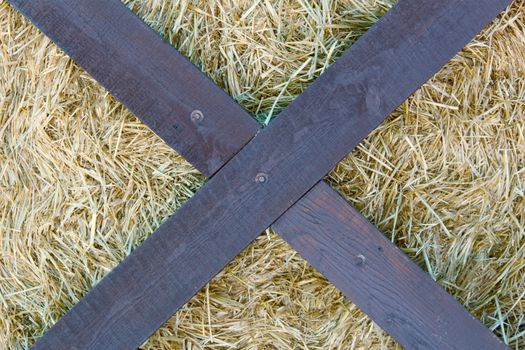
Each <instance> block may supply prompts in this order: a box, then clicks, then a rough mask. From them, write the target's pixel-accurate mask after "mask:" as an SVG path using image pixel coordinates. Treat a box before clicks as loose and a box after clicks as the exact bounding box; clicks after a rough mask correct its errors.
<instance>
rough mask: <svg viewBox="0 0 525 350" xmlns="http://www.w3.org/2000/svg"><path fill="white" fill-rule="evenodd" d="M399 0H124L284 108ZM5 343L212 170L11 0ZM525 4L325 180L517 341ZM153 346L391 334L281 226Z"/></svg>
mask: <svg viewBox="0 0 525 350" xmlns="http://www.w3.org/2000/svg"><path fill="white" fill-rule="evenodd" d="M394 2H395V1H394V0H333V1H326V0H319V1H313V2H311V1H306V0H300V1H291V0H264V1H253V0H235V1H234V0H217V1H202V0H194V1H187V0H167V1H165V0H163V1H160V0H127V1H125V3H126V4H127V5H128V6H129V7H130V9H132V10H133V11H134V12H136V13H137V14H138V15H139V16H141V17H142V18H143V19H144V20H145V21H146V22H147V23H148V24H149V25H150V26H152V27H153V28H154V29H155V30H157V31H158V32H159V33H160V34H161V35H163V36H164V37H165V38H166V39H167V40H169V41H170V42H171V43H172V44H173V45H174V46H175V47H177V48H178V49H179V50H180V51H181V52H182V53H183V54H184V55H186V56H187V57H189V58H190V59H191V60H192V61H193V62H194V63H195V64H197V65H198V66H199V67H201V68H202V70H203V71H204V72H205V73H206V74H208V75H209V76H210V77H211V78H212V79H213V80H215V81H216V82H217V83H218V84H219V85H220V86H221V87H223V88H224V89H225V90H226V91H227V92H228V93H229V94H230V95H232V96H233V97H234V98H235V99H236V100H237V101H239V103H240V104H241V105H242V106H243V107H245V108H246V109H247V110H248V111H250V112H251V113H252V114H253V115H254V116H255V117H256V118H257V119H258V120H259V121H260V122H262V123H268V122H270V120H271V119H272V118H273V117H275V116H276V115H277V114H278V113H279V111H281V110H282V109H283V108H285V107H286V106H287V105H288V104H289V103H290V102H291V101H292V100H293V99H294V98H295V97H296V96H297V95H298V94H300V93H301V92H302V91H303V90H304V89H306V88H307V87H308V85H309V84H310V83H311V82H312V81H314V80H315V78H316V77H318V76H319V75H320V74H321V73H322V72H323V71H324V70H325V69H326V68H327V67H329V65H330V64H331V63H332V62H333V61H334V60H335V59H336V58H337V57H338V56H339V55H340V54H341V53H342V52H343V51H344V50H345V49H346V48H347V47H348V46H349V45H351V43H352V42H353V41H355V40H356V39H357V38H358V37H359V36H360V35H361V34H362V33H364V32H365V31H366V30H367V29H368V28H369V27H370V26H371V25H373V23H375V21H377V19H378V18H379V17H380V16H381V15H382V14H383V13H384V12H385V11H387V10H388V9H389V8H390V7H391V6H392V5H393V3H394ZM0 23H1V26H0V28H1V31H0V248H1V252H0V349H27V348H28V347H29V346H30V345H31V344H32V343H34V342H35V340H36V339H37V338H38V337H39V336H40V335H41V334H42V333H43V332H45V331H46V330H47V329H48V328H49V327H51V326H52V325H53V324H54V323H55V322H56V321H57V320H58V319H59V318H60V317H61V316H62V315H63V314H64V313H65V312H66V311H67V310H68V309H69V308H71V307H72V306H73V305H74V304H75V303H76V302H77V301H78V300H79V299H80V298H81V297H82V296H83V295H85V294H86V293H87V291H89V289H90V288H92V287H93V286H94V285H95V284H96V283H97V281H99V280H100V279H101V278H102V277H103V276H104V275H105V274H106V273H108V272H109V271H110V270H111V268H112V267H114V266H115V265H116V264H117V263H118V262H119V261H120V260H122V259H123V258H124V257H125V256H126V255H127V254H129V252H130V251H131V250H132V249H133V248H134V247H136V246H137V245H139V244H140V242H142V241H143V240H144V239H145V238H146V237H147V236H148V235H149V234H150V233H151V232H153V231H154V229H155V228H156V227H158V226H159V225H160V223H161V222H162V221H163V220H164V219H165V218H166V217H167V216H168V215H169V214H170V213H172V212H173V211H174V210H176V208H178V207H179V206H180V205H181V203H183V202H184V201H185V200H186V199H188V198H189V197H191V195H192V194H193V193H195V191H197V190H198V189H199V188H200V186H202V185H203V183H204V178H203V177H202V176H201V175H200V174H199V173H198V172H197V171H196V170H195V169H194V168H192V167H191V166H190V165H189V164H188V163H187V162H186V161H185V160H184V159H182V158H181V157H180V156H179V155H177V154H176V153H175V152H174V151H173V150H171V149H169V147H167V146H166V145H165V144H164V143H163V142H162V141H161V140H160V139H159V138H158V137H156V136H155V135H154V134H153V133H152V132H151V131H150V130H148V128H147V127H145V126H144V125H143V124H142V123H140V121H138V120H137V119H136V118H135V117H134V116H132V115H131V114H130V113H129V112H128V111H127V110H126V109H125V108H124V107H123V106H121V105H120V104H119V103H118V102H117V101H116V100H115V99H114V98H113V97H111V96H109V95H108V93H107V92H105V91H104V89H103V88H101V87H100V86H99V85H98V84H97V83H96V82H95V81H94V80H93V79H92V78H91V77H90V76H89V75H88V74H86V73H85V72H84V71H83V70H82V69H81V68H79V67H78V66H77V65H76V64H75V63H73V62H72V61H71V60H70V59H69V58H68V57H67V56H65V55H64V54H63V53H62V52H61V51H60V50H59V49H58V48H57V47H56V46H55V45H54V44H53V43H51V42H50V40H49V39H47V38H46V37H45V36H44V35H43V34H42V33H40V32H39V31H38V30H37V29H35V28H34V27H33V26H32V25H31V24H30V23H29V22H28V21H27V20H25V19H24V18H23V17H22V16H21V15H20V14H18V13H17V12H16V11H15V10H13V9H12V8H11V7H10V6H9V5H8V4H7V3H6V2H5V1H2V2H1V3H0ZM524 135H525V4H524V3H523V2H520V1H516V2H515V3H514V5H512V6H511V8H510V9H509V10H508V11H507V12H505V13H503V14H502V15H501V16H499V17H498V19H496V20H495V21H494V22H493V23H492V24H491V25H489V26H488V27H487V28H486V29H485V30H484V32H483V33H481V34H480V35H478V37H477V38H476V39H475V40H474V41H473V42H472V43H471V44H469V45H468V47H467V48H465V49H464V50H463V51H462V52H461V53H460V54H459V55H457V56H456V57H455V58H454V59H453V60H452V61H451V62H450V63H449V64H448V65H447V66H446V67H444V68H443V69H442V70H441V71H440V72H439V73H438V74H437V75H436V76H435V77H434V78H433V79H432V80H431V81H429V82H428V83H427V84H425V85H424V86H423V87H422V88H421V89H419V90H418V91H417V92H416V93H415V94H414V95H413V96H412V97H411V98H410V99H409V100H408V101H407V102H406V103H404V104H403V105H402V106H400V107H399V108H398V110H397V111H396V112H395V113H393V114H392V116H390V117H389V118H388V120H387V121H386V122H385V123H383V124H382V125H381V126H380V127H379V128H378V129H377V130H376V131H375V132H374V133H373V134H372V135H370V136H369V137H368V138H367V139H366V140H365V141H364V142H363V143H362V144H361V145H360V146H359V147H358V149H357V150H355V151H354V152H352V153H351V154H350V155H349V156H348V157H347V158H346V159H344V160H343V161H342V162H341V163H340V164H339V165H338V166H337V167H336V168H335V169H334V170H333V171H332V172H331V173H330V174H329V175H328V176H327V180H328V181H329V182H330V183H331V184H332V185H333V186H334V187H335V188H337V189H338V190H339V191H340V192H341V193H342V194H343V195H344V196H345V197H346V198H347V199H348V201H349V202H351V203H352V204H353V205H354V206H356V207H357V208H358V209H359V210H361V211H362V212H363V213H364V214H365V215H366V216H367V217H368V218H369V219H370V220H371V221H372V222H373V223H374V224H376V225H377V226H378V227H379V228H380V229H381V230H382V231H383V232H384V233H385V234H386V235H387V236H389V237H391V239H392V241H394V242H395V243H396V244H397V245H398V246H399V247H401V248H402V249H403V250H404V251H405V252H406V253H407V254H408V255H409V256H410V257H411V258H412V259H414V260H415V261H416V262H417V263H418V264H419V265H420V266H421V267H422V268H423V269H425V270H426V271H428V273H429V274H430V275H431V276H432V277H433V278H434V279H435V280H436V281H437V282H438V283H439V284H440V285H441V286H443V287H444V288H446V289H447V290H448V291H449V292H450V293H452V294H453V295H454V296H455V297H456V298H457V299H458V300H460V302H461V303H462V304H464V305H465V306H466V307H467V308H468V310H469V311H470V312H472V313H473V314H474V315H475V316H476V317H478V318H480V319H481V321H482V322H483V323H484V324H485V325H487V327H489V328H490V329H492V330H493V331H494V332H496V333H497V334H498V336H500V337H501V339H503V340H504V341H505V342H507V343H508V344H509V345H511V347H512V348H520V347H525V197H524V196H525V170H523V169H524V166H525V136H524ZM143 348H144V349H231V348H237V349H274V348H275V349H297V348H301V349H317V348H323V349H324V348H332V349H349V348H350V349H395V348H400V346H399V345H398V344H396V343H395V342H394V341H393V340H392V339H391V338H390V337H389V336H388V335H387V334H386V333H384V332H383V331H382V330H380V329H379V328H378V327H377V326H375V325H374V324H373V322H371V321H370V320H369V319H368V318H367V316H366V315H364V314H363V313H362V312H361V311H360V310H359V309H357V308H356V307H355V305H353V304H352V303H351V302H350V301H348V300H347V299H346V298H344V296H342V294H341V293H340V292H339V291H338V290H337V289H336V288H334V287H333V286H332V285H331V284H330V283H329V282H327V281H326V280H325V279H324V278H323V277H322V276H321V275H320V274H319V273H317V272H316V271H315V270H313V269H312V268H311V267H310V266H309V265H308V263H307V262H306V261H304V260H303V259H302V258H301V257H300V256H299V255H298V254H297V253H296V252H294V251H293V250H292V249H291V248H290V247H289V246H288V245H287V244H286V243H285V242H283V241H282V240H281V239H280V238H279V237H278V235H276V234H275V233H274V232H272V231H270V230H269V231H267V232H265V233H264V234H262V235H261V236H260V237H259V238H258V239H257V240H256V241H255V242H254V243H253V244H252V245H251V246H250V247H248V248H247V249H246V250H245V251H244V252H243V253H242V255H240V256H239V257H237V258H236V259H235V260H234V261H233V262H232V263H231V264H229V265H228V267H227V268H226V269H225V270H224V271H223V272H222V273H221V274H220V275H219V276H217V277H216V278H215V279H214V280H213V281H212V282H211V283H210V284H209V285H208V286H207V287H206V288H205V289H204V290H203V291H201V292H200V293H199V294H198V295H197V296H195V297H194V298H193V299H192V300H191V301H190V302H189V303H188V304H187V305H185V306H184V307H183V308H182V309H181V310H180V311H179V312H178V313H177V314H176V315H175V316H174V317H173V318H172V319H171V320H170V321H169V322H167V324H166V325H165V326H164V327H162V328H161V329H160V330H159V331H157V332H156V333H155V335H154V336H153V337H151V339H149V340H148V341H147V342H146V343H145V344H144V345H143Z"/></svg>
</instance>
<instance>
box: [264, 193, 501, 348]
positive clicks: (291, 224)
mask: <svg viewBox="0 0 525 350" xmlns="http://www.w3.org/2000/svg"><path fill="white" fill-rule="evenodd" d="M273 227H274V229H275V230H277V231H278V232H279V233H280V234H281V235H282V236H283V238H284V239H286V240H287V241H288V242H289V243H290V245H291V246H292V247H293V248H294V249H296V250H297V251H299V252H301V255H302V256H303V257H304V258H306V259H307V260H308V261H309V262H310V264H312V265H313V266H314V267H315V268H316V269H317V270H318V271H319V272H321V273H322V274H323V275H325V276H326V277H327V278H328V279H329V280H330V281H331V282H332V283H334V285H335V286H336V287H337V288H339V289H340V290H341V291H343V293H344V294H345V295H346V296H347V297H348V298H349V299H350V300H352V301H353V302H354V303H355V304H356V305H357V306H358V307H359V308H360V309H361V310H363V311H364V312H365V313H366V314H367V315H368V316H370V318H372V319H373V320H374V322H376V323H377V324H378V325H379V326H380V327H381V328H383V329H384V330H385V331H387V332H388V333H389V334H391V335H393V336H394V338H395V339H396V340H397V341H398V342H399V343H401V344H402V345H403V346H404V347H405V348H407V349H500V348H505V347H504V345H503V344H501V343H500V342H499V341H498V340H496V336H495V335H494V334H492V333H491V332H490V331H489V330H488V329H487V328H486V327H484V326H483V325H482V324H481V323H479V322H478V320H477V319H476V318H474V317H473V316H472V315H471V314H469V313H468V312H467V310H465V308H464V307H463V306H462V305H460V304H459V303H458V302H456V300H455V299H454V298H453V297H452V296H451V295H449V294H448V293H447V292H446V291H445V290H444V289H442V288H440V287H439V286H437V284H436V283H435V282H434V281H433V280H432V279H431V278H430V277H429V276H428V275H427V274H426V273H425V272H423V271H422V270H421V269H420V268H419V267H418V266H417V265H416V264H414V263H413V262H412V261H411V260H410V259H409V258H408V257H407V256H406V255H405V254H404V253H403V252H401V250H399V249H398V248H397V247H396V246H395V245H393V244H392V242H390V240H389V239H387V238H386V237H385V236H384V235H383V234H382V233H381V232H379V231H378V230H377V228H375V227H374V226H373V225H372V224H371V223H370V222H368V220H367V219H366V218H365V217H363V216H362V215H361V214H360V213H359V212H358V211H357V210H355V209H354V208H352V207H351V206H349V205H348V204H347V202H346V201H345V200H344V199H343V198H341V197H340V196H339V195H338V194H337V193H336V192H335V191H334V190H333V189H331V188H330V186H328V185H327V184H326V183H319V184H318V185H317V186H315V187H314V188H313V189H312V190H311V191H310V192H309V193H308V194H307V195H306V196H305V197H304V198H303V200H301V201H299V202H298V203H297V204H295V205H294V206H293V207H292V208H290V209H289V210H288V211H287V212H286V214H285V215H283V216H281V218H280V219H279V220H277V222H275V223H274V225H273Z"/></svg>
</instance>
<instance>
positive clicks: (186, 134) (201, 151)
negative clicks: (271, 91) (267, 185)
mask: <svg viewBox="0 0 525 350" xmlns="http://www.w3.org/2000/svg"><path fill="white" fill-rule="evenodd" d="M10 2H11V4H13V5H14V6H15V7H17V8H18V9H19V10H20V11H21V12H22V13H23V14H24V15H26V16H27V17H28V18H29V19H31V21H32V22H33V23H34V24H35V25H36V26H37V27H39V28H40V29H41V30H42V31H43V32H44V33H46V34H47V35H48V36H49V37H50V38H51V39H52V40H53V41H54V42H55V43H57V44H58V45H59V46H60V47H61V48H62V49H63V50H64V51H65V52H66V53H67V54H68V55H69V56H71V57H72V58H73V59H74V60H75V61H76V62H77V63H78V64H79V65H81V66H82V67H83V68H84V69H85V70H86V71H87V72H88V73H89V74H91V75H92V76H93V77H94V78H95V79H96V80H97V81H98V82H100V83H101V84H102V85H103V86H104V87H105V88H106V89H107V90H108V91H109V92H111V94H113V95H114V96H115V97H116V98H118V99H119V100H120V101H121V102H122V103H123V104H124V105H125V106H126V107H128V108H129V109H130V110H131V111H132V112H133V113H134V114H135V115H137V116H139V117H140V118H141V119H142V120H143V121H144V122H145V123H146V124H147V125H149V126H150V127H151V128H153V129H154V130H155V132H156V133H157V134H158V135H159V136H160V137H162V138H163V139H164V141H166V142H167V143H168V144H169V145H170V146H171V147H173V148H174V149H175V150H176V151H177V152H179V153H180V154H181V155H182V156H183V157H185V158H186V159H187V160H188V161H189V162H191V163H192V164H193V165H194V166H195V167H196V168H197V169H199V170H200V171H201V172H202V173H203V174H204V175H206V176H210V175H212V174H213V173H214V172H215V171H217V169H219V167H220V166H221V165H222V164H224V163H225V162H226V161H227V160H228V159H230V158H231V157H232V156H233V155H234V154H235V153H236V152H237V151H238V150H239V149H240V148H241V147H242V146H244V145H245V144H246V143H247V142H248V141H249V140H250V139H251V138H252V137H253V135H254V134H255V133H256V132H257V130H259V128H260V126H259V124H258V123H257V122H256V121H255V120H254V119H253V118H246V117H245V111H244V110H243V109H242V108H241V107H240V106H239V105H237V104H236V103H228V104H224V103H222V102H223V101H224V100H226V99H229V96H228V95H227V94H226V93H225V92H224V91H223V90H222V89H220V88H219V87H217V86H215V85H214V84H213V83H212V82H211V81H210V80H209V79H208V78H207V77H205V76H204V75H203V74H195V67H194V66H193V64H192V63H191V62H189V61H188V60H187V59H186V58H184V57H183V56H182V55H181V54H179V53H178V52H177V51H176V50H175V49H174V48H173V47H171V46H170V45H169V44H168V43H166V42H164V41H163V40H162V38H161V37H160V36H159V35H158V34H157V33H156V32H154V31H153V30H152V29H150V28H148V27H147V26H146V24H145V23H144V22H143V21H141V20H140V19H139V18H138V17H137V16H135V15H134V14H133V13H132V12H131V11H129V10H128V9H127V8H126V7H125V6H124V5H123V4H122V3H121V2H120V1H117V0H112V1H107V0H89V1H88V0H67V1H63V0H45V1H31V0H11V1H10ZM203 85H206V86H208V88H207V89H206V91H205V93H203V91H201V90H200V87H201V86H203ZM194 111H200V112H202V114H203V115H205V116H206V117H205V118H204V119H202V120H200V118H199V117H200V114H199V113H198V112H194ZM192 112H193V118H192ZM225 115H227V116H228V118H224V117H223V116H225Z"/></svg>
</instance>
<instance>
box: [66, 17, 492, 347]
mask: <svg viewBox="0 0 525 350" xmlns="http://www.w3.org/2000/svg"><path fill="white" fill-rule="evenodd" d="M479 29H481V27H480V28H479ZM479 29H478V30H479ZM207 84H208V82H207ZM208 85H209V84H208ZM416 87H417V86H416ZM416 87H414V89H415V88H416ZM222 103H224V101H223V102H222ZM363 136H364V134H363ZM262 178H264V176H263V177H262ZM268 180H270V178H268ZM320 186H321V185H320ZM322 186H326V185H322ZM311 196H312V194H311V193H310V194H308V196H306V198H305V199H303V200H302V201H301V203H302V202H304V203H306V202H315V200H310V201H309V199H311V198H310V197H311ZM332 196H335V197H336V198H337V196H336V195H335V194H332ZM340 204H343V203H340ZM299 206H300V207H301V208H302V207H304V206H301V205H299ZM345 206H346V207H349V206H348V205H347V204H346V205H345ZM292 212H293V213H294V214H293V215H294V216H295V215H296V212H295V211H292ZM325 213H326V212H325ZM287 215H288V214H286V215H285V216H284V217H287ZM334 218H335V220H336V222H337V220H339V219H338V218H337V216H333V215H332V217H325V216H322V217H321V218H318V220H320V221H321V222H322V221H324V220H327V223H332V224H333V220H334ZM340 221H341V220H340ZM280 222H282V219H281V220H280ZM165 226H166V225H163V227H165ZM351 228H352V226H351V225H350V230H349V232H351ZM370 232H372V231H370ZM370 234H372V233H370ZM375 234H376V235H377V236H378V237H381V238H383V239H384V237H383V236H381V234H380V233H379V232H377V230H376V232H375ZM372 237H375V236H372ZM328 238H329V237H325V239H328ZM372 240H373V241H374V240H375V238H372ZM292 241H293V240H292ZM334 242H337V241H336V240H333V239H332V241H331V243H326V242H325V244H327V245H328V246H330V245H331V244H332V245H333V244H334ZM387 242H388V241H387ZM388 243H389V244H390V242H388ZM390 245H391V244H390ZM307 248H308V247H306V248H304V253H303V252H301V253H303V254H304V255H307V254H305V253H311V251H309V250H308V249H307ZM391 248H392V247H391ZM337 254H339V253H337ZM337 254H332V253H331V252H330V251H325V252H323V257H324V259H330V257H331V256H334V255H337ZM401 256H402V255H401ZM315 257H316V256H314V258H312V261H314V262H317V261H318V260H316V259H315ZM317 257H319V254H318V255H317ZM335 257H336V259H341V260H342V261H341V262H342V263H347V264H348V261H349V260H348V256H346V257H345V256H335ZM352 261H353V260H352ZM404 263H407V264H409V265H410V264H412V263H410V262H409V261H408V260H406V261H405V262H404ZM314 265H315V264H314ZM412 265H413V264H412ZM339 266H344V265H339ZM409 267H410V266H409ZM408 270H410V268H409V269H408ZM378 271H381V269H379V270H378ZM418 271H419V270H418ZM423 276H425V275H424V274H423ZM339 278H340V277H339ZM383 278H388V275H386V276H383ZM423 278H426V279H427V280H428V281H430V279H429V278H428V276H425V277H423ZM343 282H348V281H343ZM336 284H337V283H336ZM338 285H341V283H339V284H338ZM432 285H433V286H434V289H438V290H439V287H437V286H435V285H434V284H432ZM123 287H125V285H124V286H123ZM346 288H350V293H348V291H346V290H344V289H343V291H345V293H346V294H347V295H349V296H351V295H352V293H351V291H352V289H356V287H354V286H352V285H351V284H348V283H346ZM412 288H413V290H414V286H413V287H412ZM95 290H96V289H95ZM392 292H394V293H395V290H394V291H392ZM441 292H442V293H443V294H444V295H445V296H446V297H447V298H448V299H450V300H445V302H446V303H450V302H451V301H452V304H454V305H456V306H458V307H459V308H460V310H463V311H462V312H463V313H464V314H465V315H463V316H462V317H465V316H466V317H467V318H472V317H471V316H470V315H469V314H468V313H466V311H465V310H464V309H463V308H462V307H460V306H459V305H457V304H456V303H455V301H453V299H452V298H451V297H450V296H448V295H446V293H444V292H443V291H441ZM438 295H439V292H438ZM190 296H191V295H190ZM102 298H104V297H102ZM112 299H114V297H112ZM401 299H402V298H401ZM445 299H446V298H445ZM91 300H92V299H91ZM385 300H388V297H387V298H385ZM377 302H378V308H382V307H383V306H382V305H383V304H384V300H378V301H377ZM403 302H404V301H403V300H401V303H403ZM84 304H85V303H84ZM162 306H163V305H162V301H161V302H159V303H158V307H162ZM387 306H388V305H387ZM131 307H133V306H131ZM401 309H402V307H401ZM73 310H75V309H73ZM398 312H400V315H397V314H393V315H395V316H396V319H398V320H402V319H403V318H404V317H405V318H406V317H407V313H405V312H404V311H403V310H398ZM460 313H461V312H460ZM408 315H410V312H409V313H408ZM380 316H381V315H380V314H379V315H378V316H377V317H378V319H379V321H378V320H376V322H378V323H379V324H382V323H381V319H380ZM390 316H392V314H391V315H390ZM425 317H426V318H428V315H427V316H425ZM391 318H392V317H391ZM124 321H125V320H124ZM426 322H428V320H426ZM81 323H82V322H81ZM413 323H414V325H415V328H414V329H411V327H412V326H411V324H410V322H408V323H406V324H407V325H406V327H390V328H393V330H392V332H393V333H394V336H395V337H396V333H399V334H401V336H397V337H396V338H398V340H400V341H401V342H402V343H406V345H407V346H411V345H412V346H415V345H417V344H421V340H420V339H421V338H418V337H421V336H423V337H424V336H426V335H425V333H424V332H422V333H419V332H418V331H421V330H422V329H421V327H420V326H418V325H417V322H413ZM443 323H447V322H443ZM467 323H468V322H467ZM474 323H476V324H477V325H478V326H479V327H481V326H480V325H479V324H478V323H477V321H474ZM79 327H82V328H85V327H86V325H85V324H83V325H82V324H79ZM386 328H387V329H388V327H386ZM423 328H424V327H423ZM442 328H443V327H442ZM474 328H475V327H474ZM445 330H446V327H445ZM484 331H485V333H488V332H487V330H486V329H484ZM409 332H416V333H417V334H416V335H415V336H413V337H410V336H408V337H407V333H409ZM437 335H438V336H439V337H440V338H442V337H441V335H439V334H437ZM403 336H404V337H405V338H404V339H403ZM431 338H432V337H430V338H429V339H428V342H429V343H431V342H432V341H433V340H432V339H431ZM464 338H465V339H467V338H466V337H464ZM401 339H403V340H401ZM410 339H412V340H410ZM414 339H416V340H417V339H419V340H417V342H415V341H414ZM108 344H109V343H108ZM433 344H442V345H444V344H445V343H443V342H441V343H437V342H436V343H433ZM71 346H72V345H71V344H70V345H69V348H71Z"/></svg>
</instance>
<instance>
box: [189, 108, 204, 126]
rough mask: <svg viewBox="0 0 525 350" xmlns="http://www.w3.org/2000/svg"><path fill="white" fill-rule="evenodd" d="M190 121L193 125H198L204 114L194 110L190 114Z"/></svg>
mask: <svg viewBox="0 0 525 350" xmlns="http://www.w3.org/2000/svg"><path fill="white" fill-rule="evenodd" d="M190 118H191V121H192V122H194V123H200V122H201V121H202V120H203V119H204V114H203V113H202V112H201V111H199V110H198V109H196V110H194V111H192V112H191V114H190Z"/></svg>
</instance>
